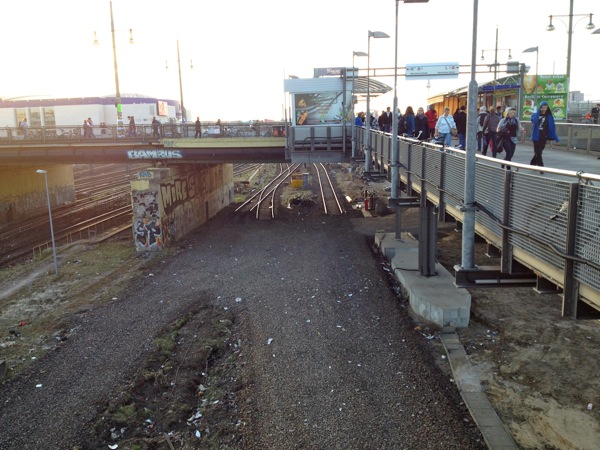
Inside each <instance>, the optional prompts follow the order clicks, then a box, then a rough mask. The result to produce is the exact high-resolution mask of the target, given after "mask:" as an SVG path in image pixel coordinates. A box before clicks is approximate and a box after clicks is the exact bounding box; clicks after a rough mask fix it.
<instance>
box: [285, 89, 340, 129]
mask: <svg viewBox="0 0 600 450" xmlns="http://www.w3.org/2000/svg"><path fill="white" fill-rule="evenodd" d="M293 98H294V112H295V125H319V124H328V123H329V124H331V123H341V122H342V120H343V118H344V104H343V95H342V93H341V92H317V93H301V94H293Z"/></svg>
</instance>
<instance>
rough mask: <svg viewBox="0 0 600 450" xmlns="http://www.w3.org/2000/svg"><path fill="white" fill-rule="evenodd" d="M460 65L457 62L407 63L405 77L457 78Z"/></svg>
mask: <svg viewBox="0 0 600 450" xmlns="http://www.w3.org/2000/svg"><path fill="white" fill-rule="evenodd" d="M459 70H460V66H459V64H458V63H457V62H450V63H424V64H407V65H406V79H407V80H410V79H413V80H417V79H423V78H427V79H431V78H437V79H440V78H458V72H459Z"/></svg>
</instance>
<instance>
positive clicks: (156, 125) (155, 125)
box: [152, 116, 160, 138]
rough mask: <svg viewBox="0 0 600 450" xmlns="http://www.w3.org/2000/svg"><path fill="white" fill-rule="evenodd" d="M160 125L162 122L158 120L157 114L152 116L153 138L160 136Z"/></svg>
mask: <svg viewBox="0 0 600 450" xmlns="http://www.w3.org/2000/svg"><path fill="white" fill-rule="evenodd" d="M159 127H160V122H159V121H158V119H157V118H156V116H154V117H152V137H153V138H160V132H159V131H158V128H159Z"/></svg>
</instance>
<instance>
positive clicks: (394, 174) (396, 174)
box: [390, 0, 429, 239]
mask: <svg viewBox="0 0 600 450" xmlns="http://www.w3.org/2000/svg"><path fill="white" fill-rule="evenodd" d="M395 1H396V23H395V35H394V41H395V42H394V111H393V113H392V162H391V166H392V170H391V174H390V175H391V178H392V186H391V194H392V199H398V197H399V195H398V179H399V178H400V171H399V168H398V166H399V161H400V149H399V147H398V146H399V142H398V3H399V0H395ZM403 2H404V3H427V2H429V0H403ZM427 83H429V81H427ZM428 96H429V95H428ZM401 234H402V230H401V228H400V208H398V207H397V208H396V239H401V238H402V236H401Z"/></svg>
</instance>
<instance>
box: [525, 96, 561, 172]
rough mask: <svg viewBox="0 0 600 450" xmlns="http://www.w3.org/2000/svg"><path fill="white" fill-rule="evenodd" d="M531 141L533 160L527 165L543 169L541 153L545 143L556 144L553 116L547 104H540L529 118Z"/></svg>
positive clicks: (556, 137)
mask: <svg viewBox="0 0 600 450" xmlns="http://www.w3.org/2000/svg"><path fill="white" fill-rule="evenodd" d="M531 123H532V126H531V140H532V141H533V158H531V161H530V162H529V164H531V165H532V166H540V167H544V160H543V159H542V152H543V151H544V148H545V147H546V141H556V142H558V136H556V126H555V124H554V116H553V115H552V111H550V108H549V107H548V102H541V103H540V108H539V110H538V111H536V112H535V113H533V115H532V116H531ZM542 173H543V172H542Z"/></svg>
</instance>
